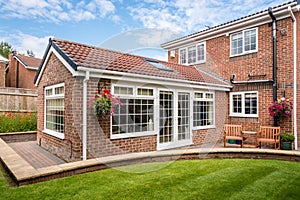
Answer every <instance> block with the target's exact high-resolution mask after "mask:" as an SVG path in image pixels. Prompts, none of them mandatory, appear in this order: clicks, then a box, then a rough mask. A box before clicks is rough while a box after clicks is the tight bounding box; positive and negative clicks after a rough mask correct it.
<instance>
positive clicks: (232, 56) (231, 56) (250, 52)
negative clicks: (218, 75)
mask: <svg viewBox="0 0 300 200" xmlns="http://www.w3.org/2000/svg"><path fill="white" fill-rule="evenodd" d="M257 52H258V50H255V51H248V52H245V53H241V54H236V55H230V56H229V58H235V57H239V56H245V55H249V54H255V53H257Z"/></svg>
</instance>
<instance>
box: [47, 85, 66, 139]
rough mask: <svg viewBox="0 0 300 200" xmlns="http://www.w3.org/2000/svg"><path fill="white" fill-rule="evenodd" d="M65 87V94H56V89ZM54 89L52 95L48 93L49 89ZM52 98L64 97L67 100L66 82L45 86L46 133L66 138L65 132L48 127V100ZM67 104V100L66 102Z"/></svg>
mask: <svg viewBox="0 0 300 200" xmlns="http://www.w3.org/2000/svg"><path fill="white" fill-rule="evenodd" d="M60 87H63V94H55V89H56V88H60ZM49 90H52V94H51V95H47V91H49ZM51 99H64V100H65V83H58V84H54V85H50V86H46V87H45V88H44V130H43V132H44V133H47V134H49V135H52V136H54V137H57V138H60V139H64V137H65V134H64V133H61V132H57V131H54V130H51V129H47V120H46V119H47V100H51ZM64 105H65V102H64ZM64 112H65V107H64ZM64 128H65V115H64Z"/></svg>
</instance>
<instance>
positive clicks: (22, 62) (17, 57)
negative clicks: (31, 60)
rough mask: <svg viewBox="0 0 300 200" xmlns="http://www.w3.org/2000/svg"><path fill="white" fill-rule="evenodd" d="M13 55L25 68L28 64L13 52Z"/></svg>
mask: <svg viewBox="0 0 300 200" xmlns="http://www.w3.org/2000/svg"><path fill="white" fill-rule="evenodd" d="M13 57H14V58H15V59H17V60H18V61H19V62H20V63H21V64H22V65H23V66H24V67H25V68H27V67H28V65H27V64H26V63H25V62H24V61H23V60H22V59H21V58H20V57H19V56H18V55H16V54H13Z"/></svg>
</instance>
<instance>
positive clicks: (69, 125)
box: [37, 54, 82, 161]
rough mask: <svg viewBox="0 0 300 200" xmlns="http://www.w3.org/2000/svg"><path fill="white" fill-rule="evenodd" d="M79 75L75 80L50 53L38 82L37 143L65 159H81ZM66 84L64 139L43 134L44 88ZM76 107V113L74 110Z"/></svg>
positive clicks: (80, 85) (80, 86)
mask: <svg viewBox="0 0 300 200" xmlns="http://www.w3.org/2000/svg"><path fill="white" fill-rule="evenodd" d="M81 82H82V78H81V80H80V79H79V78H78V79H75V78H74V77H73V76H72V74H71V73H70V72H69V71H68V70H67V68H66V67H65V66H64V65H63V64H62V63H61V62H60V61H59V60H58V58H57V57H56V56H55V55H54V54H52V55H51V56H50V59H49V61H48V63H47V65H46V67H45V70H44V72H43V76H42V77H41V80H40V82H39V85H38V127H37V128H38V133H37V141H38V143H39V144H40V145H41V146H42V147H43V148H45V149H47V150H48V151H50V152H51V153H53V154H56V155H57V156H59V157H61V158H62V159H64V160H66V161H71V160H80V159H81V155H82V152H81V139H80V137H79V135H80V134H81V124H82V114H81V112H82V109H81V107H82V106H81V104H82V96H81V88H82V83H81ZM58 83H65V139H64V140H62V139H59V138H56V137H53V136H50V135H48V134H46V133H43V130H44V87H46V86H49V85H54V84H58ZM72 110H75V111H76V113H73V111H72Z"/></svg>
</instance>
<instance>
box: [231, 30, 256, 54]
mask: <svg viewBox="0 0 300 200" xmlns="http://www.w3.org/2000/svg"><path fill="white" fill-rule="evenodd" d="M252 30H255V35H256V37H255V41H256V45H255V46H256V48H255V49H254V50H248V51H246V50H245V32H247V31H252ZM239 33H242V53H237V54H233V53H232V37H233V36H234V35H237V34H239ZM229 51H230V57H235V56H240V55H245V54H250V53H255V52H258V28H257V27H255V28H250V29H246V30H242V31H239V32H235V33H232V34H231V35H230V50H229Z"/></svg>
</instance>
